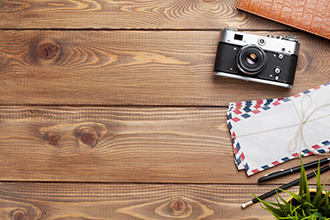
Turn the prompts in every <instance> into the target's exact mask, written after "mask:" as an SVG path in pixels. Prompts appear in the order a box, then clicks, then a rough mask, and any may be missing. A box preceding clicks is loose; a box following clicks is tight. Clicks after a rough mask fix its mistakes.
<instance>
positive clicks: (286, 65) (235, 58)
mask: <svg viewBox="0 0 330 220" xmlns="http://www.w3.org/2000/svg"><path fill="white" fill-rule="evenodd" d="M298 52H299V43H298V40H297V38H296V37H295V36H291V35H289V36H286V37H282V36H278V37H277V38H273V36H271V35H268V36H267V37H263V36H258V35H253V34H246V33H242V32H238V31H237V30H235V29H230V28H226V29H224V30H222V32H221V37H220V42H219V44H218V50H217V56H216V61H215V66H214V71H215V75H219V76H225V77H231V78H236V79H243V80H247V81H254V82H259V83H265V84H270V85H275V86H281V87H284V88H292V85H293V81H294V75H295V71H296V65H297V60H298Z"/></svg>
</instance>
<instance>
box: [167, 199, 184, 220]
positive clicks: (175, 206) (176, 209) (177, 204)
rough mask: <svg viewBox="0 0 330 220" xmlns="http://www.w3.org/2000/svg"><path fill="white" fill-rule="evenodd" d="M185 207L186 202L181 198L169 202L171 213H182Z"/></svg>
mask: <svg viewBox="0 0 330 220" xmlns="http://www.w3.org/2000/svg"><path fill="white" fill-rule="evenodd" d="M186 209H187V204H186V202H185V201H183V200H181V199H176V200H175V201H173V202H172V203H171V204H170V210H171V213H172V215H174V216H179V215H182V214H183V213H184V212H185V211H186Z"/></svg>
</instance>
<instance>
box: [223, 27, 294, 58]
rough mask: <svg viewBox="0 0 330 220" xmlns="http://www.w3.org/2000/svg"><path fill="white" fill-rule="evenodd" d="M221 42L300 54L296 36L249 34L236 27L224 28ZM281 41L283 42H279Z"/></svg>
mask: <svg viewBox="0 0 330 220" xmlns="http://www.w3.org/2000/svg"><path fill="white" fill-rule="evenodd" d="M220 41H221V42H224V43H232V44H236V45H239V46H245V45H247V44H248V45H251V44H255V45H258V46H259V47H261V48H262V49H264V50H268V51H274V52H277V53H279V52H280V53H283V54H294V55H298V52H299V43H298V40H297V39H296V38H295V37H294V36H291V35H289V36H286V37H282V36H278V37H277V38H273V36H271V35H268V36H267V37H263V36H257V35H253V34H247V33H242V32H238V31H236V30H234V29H224V30H223V31H222V34H221V38H220ZM279 41H281V43H280V44H279Z"/></svg>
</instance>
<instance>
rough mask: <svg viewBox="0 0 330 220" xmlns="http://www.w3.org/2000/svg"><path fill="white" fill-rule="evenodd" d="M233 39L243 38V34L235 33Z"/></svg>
mask: <svg viewBox="0 0 330 220" xmlns="http://www.w3.org/2000/svg"><path fill="white" fill-rule="evenodd" d="M234 39H235V40H243V35H240V34H235V36H234Z"/></svg>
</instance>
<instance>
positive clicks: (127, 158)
mask: <svg viewBox="0 0 330 220" xmlns="http://www.w3.org/2000/svg"><path fill="white" fill-rule="evenodd" d="M236 4H237V0H161V1H159V0H157V1H156V0H144V1H142V0H129V1H119V0H118V1H117V0H59V1H52V0H38V1H36V0H17V1H13V0H0V17H1V19H0V29H1V30H0V92H1V93H0V94H1V95H0V103H1V105H0V181H1V182H0V219H1V220H7V219H8V220H9V219H10V220H36V219H40V220H46V219H47V220H92V219H93V220H110V219H125V220H129V219H146V220H154V219H161V220H163V219H235V220H257V219H260V220H261V219H273V218H272V216H271V215H270V214H269V213H268V212H267V211H265V210H263V209H262V208H261V207H260V206H259V205H258V204H256V205H253V206H252V207H249V208H247V209H244V210H243V209H241V206H240V205H241V204H242V203H245V202H247V201H249V200H250V199H252V195H251V193H254V194H262V193H264V192H266V191H269V190H271V189H273V188H274V187H277V186H279V185H282V184H285V183H287V182H289V181H291V180H292V179H295V178H297V177H298V174H297V175H292V176H289V177H284V178H280V179H277V180H275V181H271V182H267V183H264V184H257V179H258V178H259V177H261V176H262V175H264V174H265V173H264V172H261V173H258V174H256V175H253V176H251V177H247V175H246V174H245V172H244V171H238V170H237V169H236V167H235V164H234V160H233V155H232V154H233V153H232V145H231V140H230V135H229V130H228V127H227V125H226V112H227V107H228V104H229V103H230V102H235V101H245V100H253V99H265V98H276V97H277V98H279V97H286V96H290V95H293V94H296V93H299V92H302V91H305V90H307V89H310V88H313V87H316V86H318V85H321V84H324V83H327V82H329V81H330V71H329V70H330V67H329V61H330V41H329V40H326V39H323V38H320V37H317V36H314V35H311V34H308V33H305V32H301V31H298V30H296V29H293V28H290V27H287V26H284V25H281V24H278V23H275V22H272V21H269V20H266V19H262V18H259V17H257V16H253V15H250V14H246V13H244V12H240V11H237V10H236V8H235V6H236ZM224 27H234V28H238V29H239V30H241V31H245V32H246V33H254V34H259V35H264V36H266V35H267V34H272V35H274V36H277V35H284V36H285V35H289V34H290V35H295V36H297V37H298V39H299V41H300V43H301V47H300V53H299V61H298V66H297V72H296V77H295V84H294V86H293V88H292V89H283V88H278V87H274V86H269V85H263V84H257V83H251V82H245V81H240V80H235V79H229V78H221V77H215V76H214V75H213V66H214V61H215V54H216V50H217V43H218V40H219V34H220V30H221V29H222V28H224ZM323 157H324V156H323ZM323 157H322V156H313V157H309V158H304V161H306V162H307V161H312V160H316V159H317V158H323ZM298 164H299V161H298V160H293V161H289V162H286V163H284V164H282V165H279V166H278V167H276V168H273V169H270V170H269V172H271V171H274V170H277V169H279V168H288V167H292V166H296V165H298ZM265 172H268V171H265ZM327 176H329V174H325V175H323V176H322V180H325V179H326V178H327ZM313 183H315V180H313V181H311V184H313ZM295 189H297V187H294V189H293V190H295ZM269 200H274V198H269Z"/></svg>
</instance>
